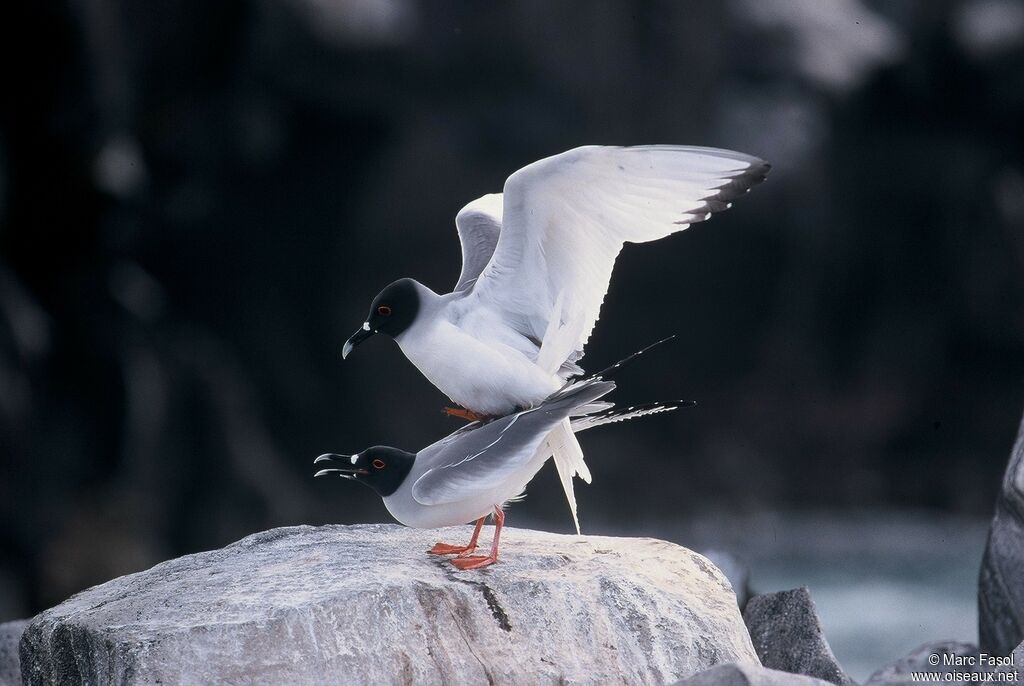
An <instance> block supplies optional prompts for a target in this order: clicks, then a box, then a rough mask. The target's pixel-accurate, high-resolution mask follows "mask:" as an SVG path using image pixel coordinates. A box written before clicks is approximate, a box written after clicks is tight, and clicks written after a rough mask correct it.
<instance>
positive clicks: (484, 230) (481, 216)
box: [453, 193, 502, 293]
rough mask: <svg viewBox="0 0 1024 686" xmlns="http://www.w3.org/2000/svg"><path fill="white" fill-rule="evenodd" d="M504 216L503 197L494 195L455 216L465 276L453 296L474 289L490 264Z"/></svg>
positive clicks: (457, 285)
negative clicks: (481, 273)
mask: <svg viewBox="0 0 1024 686" xmlns="http://www.w3.org/2000/svg"><path fill="white" fill-rule="evenodd" d="M501 213H502V199H501V193H491V194H489V195H485V196H483V197H481V198H477V199H476V200H474V201H473V202H471V203H469V204H468V205H466V206H465V207H463V208H462V209H461V210H459V213H458V214H457V215H455V228H456V229H457V230H458V232H459V243H460V244H461V245H462V273H461V274H459V281H458V283H457V284H455V289H454V290H453V292H454V293H458V292H459V291H463V290H468V289H470V288H472V287H473V284H474V283H475V282H476V279H477V277H478V276H480V272H482V271H483V269H484V267H485V266H486V265H487V262H488V261H490V259H491V255H492V254H494V246H496V245H497V244H498V234H500V233H501Z"/></svg>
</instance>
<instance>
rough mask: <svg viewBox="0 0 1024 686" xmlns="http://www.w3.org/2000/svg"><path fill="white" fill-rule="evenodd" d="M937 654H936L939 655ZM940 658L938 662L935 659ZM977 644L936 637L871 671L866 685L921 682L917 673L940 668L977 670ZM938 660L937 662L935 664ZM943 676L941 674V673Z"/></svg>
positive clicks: (943, 670) (941, 670) (901, 685)
mask: <svg viewBox="0 0 1024 686" xmlns="http://www.w3.org/2000/svg"><path fill="white" fill-rule="evenodd" d="M936 656H937V657H936ZM936 660H937V662H935V661H936ZM977 660H978V646H976V645H973V644H971V643H961V642H960V641H934V642H932V643H926V644H924V645H923V646H921V647H920V648H917V649H916V650H914V651H913V652H911V653H910V654H909V655H907V656H906V657H901V658H900V659H898V660H894V661H893V662H890V663H889V664H887V665H885V666H884V667H882V668H881V669H879V670H878V671H876V672H875V673H874V674H872V675H871V676H870V677H869V678H868V680H867V681H866V682H864V686H904V684H917V683H921V679H920V678H917V679H916V680H915V677H914V673H915V672H916V673H921V672H928V673H934V672H938V673H939V674H940V675H942V674H946V673H952V672H954V671H955V672H958V673H963V674H966V673H968V672H972V671H979V672H985V671H991V669H980V670H976V669H975V667H977ZM933 662H935V664H933ZM940 678H941V676H940Z"/></svg>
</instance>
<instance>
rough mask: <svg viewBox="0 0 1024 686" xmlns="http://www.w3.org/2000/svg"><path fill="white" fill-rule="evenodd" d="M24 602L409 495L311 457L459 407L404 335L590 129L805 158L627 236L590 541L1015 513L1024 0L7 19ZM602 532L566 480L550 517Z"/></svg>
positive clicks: (1, 483) (3, 145) (17, 11)
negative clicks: (394, 300)
mask: <svg viewBox="0 0 1024 686" xmlns="http://www.w3.org/2000/svg"><path fill="white" fill-rule="evenodd" d="M2 12H3V14H4V15H6V17H5V18H4V19H2V20H0V24H2V26H3V29H2V31H3V33H4V34H6V35H4V36H3V46H4V47H3V50H4V52H5V55H4V60H3V62H4V70H5V71H6V72H7V74H8V78H7V79H6V82H7V84H8V86H7V87H5V88H4V97H3V108H2V112H3V114H2V117H3V118H2V128H0V220H2V233H0V449H2V458H0V459H2V472H0V517H2V532H0V621H2V620H6V619H11V618H14V617H16V616H24V615H27V614H30V613H33V612H35V611H38V610H40V609H42V608H44V607H46V606H49V605H51V604H53V603H55V602H57V601H60V600H62V599H63V598H65V597H66V596H68V595H69V594H71V593H73V592H75V591H78V590H80V589H82V588H83V587H85V586H88V585H91V584H93V583H97V582H100V581H104V580H106V579H109V578H111V577H113V576H115V575H119V574H123V573H126V572H129V571H134V570H138V569H142V568H145V567H147V566H150V565H152V564H154V563H156V562H159V561H161V560H163V559H166V558H168V557H172V556H176V555H180V554H183V553H188V552H193V551H197V550H202V549H207V548H211V547H216V546H221V545H223V544H226V543H228V542H231V541H233V540H235V539H238V538H240V537H242V536H244V535H246V534H248V533H251V532H254V531H257V530H260V529H264V528H267V527H272V526H280V525H287V524H299V523H314V524H316V523H324V522H344V523H351V522H364V521H386V520H388V515H387V513H386V511H385V510H384V508H383V506H382V504H381V503H380V501H379V499H378V498H377V497H376V496H375V495H374V494H372V493H371V492H370V491H369V490H363V489H360V488H359V487H357V486H352V485H350V484H345V483H337V482H330V483H322V482H315V481H314V480H313V479H312V471H313V470H312V465H311V461H312V459H313V457H315V456H316V455H318V454H319V453H322V452H325V451H339V452H344V451H354V450H358V449H361V448H364V447H366V446H368V445H372V444H376V443H388V444H392V445H397V446H400V447H404V448H407V449H411V450H415V449H418V448H420V447H422V446H424V445H426V444H428V443H430V442H432V441H433V440H436V439H437V438H439V437H441V436H442V435H444V434H445V433H447V432H448V431H450V430H452V429H454V428H455V427H456V426H458V422H457V421H456V420H452V419H449V418H445V417H443V416H442V415H441V414H440V411H439V410H440V408H441V407H442V405H443V404H445V398H444V397H443V396H442V395H441V394H440V393H439V392H438V391H437V390H436V389H434V388H433V387H432V386H430V385H429V383H428V382H426V381H425V380H424V379H423V378H422V377H421V376H420V375H419V374H418V373H417V372H416V370H415V369H414V368H413V367H412V365H411V364H409V363H408V362H407V361H406V360H405V359H404V358H403V357H402V355H401V353H400V352H399V350H398V348H397V346H395V345H394V344H393V343H391V342H389V341H387V340H385V339H375V340H374V341H373V342H372V343H370V344H367V345H365V346H363V347H361V348H360V349H359V350H358V351H357V352H356V353H355V354H354V355H353V356H352V357H351V358H350V359H349V360H348V361H346V362H344V363H343V362H342V360H341V356H340V351H341V344H342V342H343V341H344V340H345V338H346V337H347V336H348V335H349V334H350V333H351V332H352V331H353V330H354V329H355V328H356V327H357V326H358V325H359V324H360V323H361V322H362V321H363V319H364V315H365V312H366V308H367V307H368V304H369V301H370V299H371V298H372V296H373V295H374V294H376V292H377V291H378V290H379V289H380V288H381V287H382V286H383V285H385V284H386V283H388V282H389V281H391V280H392V279H395V278H397V277H400V276H407V275H408V276H414V277H416V278H418V279H420V280H421V281H423V282H425V283H426V284H428V285H430V286H431V287H433V288H434V289H435V290H438V291H441V290H447V289H449V288H450V287H451V286H452V285H453V284H454V282H455V279H456V276H457V274H458V271H459V244H458V238H457V235H456V233H455V228H454V221H453V220H454V216H455V213H456V212H457V211H458V209H459V208H460V207H461V206H462V205H463V204H465V203H466V202H468V201H469V200H472V199H473V198H476V197H478V196H479V195H482V194H484V193H487V192H494V191H498V190H500V189H501V186H502V183H503V181H504V179H505V177H506V176H508V175H509V174H510V173H511V172H512V171H514V170H516V169H517V168H519V167H521V166H523V165H525V164H527V163H529V162H531V161H533V160H536V159H539V158H541V157H544V156H547V155H550V154H554V153H557V152H560V151H563V150H566V149H568V148H571V147H573V146H576V145H580V144H585V143H604V144H639V143H682V144H696V145H711V146H719V147H726V148H733V149H736V150H741V151H744V152H748V153H752V154H755V155H759V156H762V157H764V158H766V159H768V160H769V161H771V162H772V163H773V165H774V169H773V171H772V174H771V176H770V177H769V180H768V182H767V183H765V184H763V185H762V186H760V187H758V188H756V189H755V190H754V192H752V193H751V194H750V196H748V197H746V198H744V199H742V200H741V201H740V202H737V203H736V206H735V207H734V208H733V209H732V210H730V211H729V212H726V213H724V214H721V215H717V216H716V217H715V218H714V219H713V220H711V221H710V222H707V223H704V224H699V225H696V226H694V227H693V228H691V229H690V230H688V231H685V232H683V233H682V234H679V235H677V236H674V237H672V238H670V239H667V240H665V241H663V242H661V243H659V244H656V245H645V246H630V247H627V249H626V250H625V252H624V253H623V255H622V256H621V258H620V260H619V262H618V265H617V267H616V272H615V276H614V278H613V280H612V289H611V292H610V294H609V296H608V298H607V300H606V304H605V307H604V310H603V312H602V318H601V321H600V322H599V324H598V327H597V329H596V331H595V334H594V337H593V338H592V345H591V346H590V348H589V349H588V354H587V358H586V362H587V364H588V366H589V367H590V368H592V369H593V368H598V367H600V366H604V365H605V364H607V363H610V362H611V361H614V360H615V359H618V358H619V357H622V356H623V355H624V354H626V353H628V352H630V351H632V350H634V349H636V348H637V347H640V346H641V345H643V344H646V343H649V342H651V341H653V340H656V339H658V338H660V337H663V336H666V335H668V334H672V333H676V334H678V338H677V339H676V340H675V341H674V342H673V343H672V344H671V345H670V346H668V347H666V348H664V349H662V350H661V351H660V352H658V353H657V354H656V355H654V356H652V357H651V358H650V359H648V360H646V361H644V362H643V363H642V364H637V365H635V366H634V367H633V368H631V369H630V370H629V372H628V373H626V374H625V375H624V377H623V379H622V381H621V384H620V385H621V390H620V391H619V394H618V397H619V398H621V399H623V400H627V401H630V400H651V399H658V398H677V397H682V398H688V399H693V400H696V401H698V403H699V405H698V406H697V407H696V408H694V409H690V410H685V411H681V412H678V413H675V414H673V415H668V416H664V417H657V418H652V419H649V420H644V421H643V422H642V423H641V422H637V423H635V424H632V425H628V426H618V427H611V428H608V429H604V430H601V433H600V434H598V433H597V432H595V433H594V434H587V435H585V436H584V437H583V439H582V440H583V445H584V448H585V450H586V451H587V453H588V455H589V462H590V464H591V467H592V469H593V471H594V474H595V480H594V484H593V485H592V486H589V487H585V486H584V487H581V488H580V489H579V491H578V497H579V499H580V514H581V520H582V523H583V527H584V531H586V530H587V529H588V528H589V529H590V530H591V531H593V530H594V529H595V528H596V529H601V527H602V526H605V525H609V526H610V523H614V525H615V527H617V530H620V531H625V532H630V533H633V534H644V533H645V531H644V528H643V527H642V526H640V525H639V524H636V523H638V522H641V521H644V520H647V519H659V520H672V519H676V520H678V521H680V522H685V521H687V518H699V517H704V518H706V517H707V516H708V515H709V513H716V512H721V513H728V514H729V515H730V516H738V515H749V516H750V517H756V516H757V515H758V513H760V512H763V511H790V512H793V511H795V512H815V513H826V514H828V515H829V516H831V515H836V514H838V515H842V513H844V512H857V511H863V510H866V509H867V510H877V511H906V510H914V511H916V512H924V513H925V514H926V518H927V516H928V513H933V514H934V515H935V516H936V517H938V516H946V515H957V516H965V517H981V516H984V515H987V514H988V513H989V512H990V510H991V507H992V503H993V498H994V495H995V493H996V491H997V488H998V483H999V480H1000V477H1001V472H1002V469H1003V467H1004V465H1005V462H1006V458H1007V456H1008V452H1009V448H1010V445H1011V443H1012V440H1013V437H1014V435H1015V431H1016V427H1017V423H1018V421H1019V418H1020V413H1021V410H1022V408H1024V384H1022V380H1024V154H1022V153H1024V3H1021V2H1017V1H1014V0H967V1H963V2H951V1H946V0H892V1H888V2H864V1H862V0H834V1H829V2H820V1H819V0H731V1H730V2H718V1H708V2H696V1H686V2H675V1H669V0H664V1H658V2H655V1H649V2H596V3H569V2H542V1H539V0H538V1H535V2H522V3H514V4H504V3H475V2H468V1H466V2H436V3H434V2H432V3H416V2H411V1H410V0H230V1H227V2H214V3H211V2H206V1H205V0H159V1H157V2H154V1H152V0H149V1H145V2H143V1H141V0H78V1H77V2H40V3H27V2H20V3H7V4H6V5H5V7H4V9H3V10H2ZM517 520H518V521H519V523H520V524H522V523H531V524H534V525H538V526H544V527H546V528H549V529H553V530H558V531H569V530H570V529H571V522H570V519H569V517H568V513H567V511H566V507H565V504H564V499H563V497H562V495H561V494H560V490H559V487H558V484H557V480H556V479H555V478H554V476H553V471H551V470H550V469H546V470H545V471H543V472H542V473H541V474H540V475H539V476H538V479H537V480H536V482H535V483H534V485H533V487H532V488H531V492H530V497H529V498H527V500H526V501H525V502H524V503H523V504H521V505H516V506H515V507H514V509H513V511H512V513H511V516H510V523H512V524H513V525H514V524H515V523H516V521H517Z"/></svg>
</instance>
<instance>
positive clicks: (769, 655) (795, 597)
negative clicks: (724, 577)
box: [743, 587, 853, 686]
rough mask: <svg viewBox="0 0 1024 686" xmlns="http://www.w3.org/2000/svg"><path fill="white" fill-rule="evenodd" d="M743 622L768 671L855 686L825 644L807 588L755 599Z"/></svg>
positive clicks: (744, 615) (744, 612)
mask: <svg viewBox="0 0 1024 686" xmlns="http://www.w3.org/2000/svg"><path fill="white" fill-rule="evenodd" d="M743 620H744V621H745V622H746V623H747V629H748V630H749V631H750V639H751V641H753V643H754V649H755V650H756V651H757V655H758V657H760V658H761V662H762V663H763V664H764V666H765V667H770V668H771V669H778V670H781V671H783V672H789V673H791V674H805V675H807V676H813V677H816V678H818V679H823V680H825V681H829V682H831V683H833V684H839V685H840V686H847V685H850V684H853V681H851V680H850V678H849V677H848V676H846V674H845V673H844V672H843V669H842V667H840V666H839V663H838V662H837V661H836V656H835V655H833V654H832V648H831V647H830V646H829V644H828V641H827V640H825V634H824V632H822V630H821V621H820V620H819V619H818V613H817V610H815V609H814V601H812V600H811V594H810V592H809V591H808V590H807V589H806V588H804V587H801V588H794V589H792V590H790V591H779V592H777V593H765V594H762V595H756V596H754V597H753V598H751V599H750V600H749V601H747V607H746V609H745V610H744V611H743Z"/></svg>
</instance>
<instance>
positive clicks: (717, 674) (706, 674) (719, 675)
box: [675, 662, 831, 686]
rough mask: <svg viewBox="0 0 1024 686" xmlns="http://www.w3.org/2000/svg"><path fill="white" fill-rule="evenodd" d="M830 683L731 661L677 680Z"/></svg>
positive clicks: (740, 685) (700, 684)
mask: <svg viewBox="0 0 1024 686" xmlns="http://www.w3.org/2000/svg"><path fill="white" fill-rule="evenodd" d="M830 683H831V682H828V681H822V680H821V679H815V678H814V677H812V676H803V675H802V674H790V673H789V672H780V671H779V670H777V669H768V668H767V667H758V666H756V665H738V664H736V663H733V662H730V663H727V664H722V665H715V666H714V667H712V668H711V669H708V670H705V671H703V672H701V673H700V674H696V675H694V676H691V677H690V678H688V679H683V680H682V681H679V682H677V683H676V684H675V686H829V684H830Z"/></svg>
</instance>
